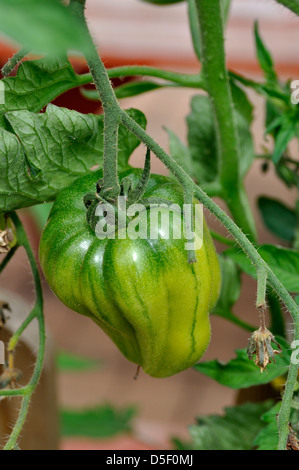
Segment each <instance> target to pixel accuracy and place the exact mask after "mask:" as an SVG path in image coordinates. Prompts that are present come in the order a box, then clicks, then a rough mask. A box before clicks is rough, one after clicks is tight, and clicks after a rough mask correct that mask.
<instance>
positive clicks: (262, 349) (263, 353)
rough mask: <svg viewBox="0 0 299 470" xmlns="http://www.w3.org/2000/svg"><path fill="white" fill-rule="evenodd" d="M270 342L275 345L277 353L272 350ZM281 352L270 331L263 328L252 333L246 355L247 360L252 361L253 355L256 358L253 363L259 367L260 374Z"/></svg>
mask: <svg viewBox="0 0 299 470" xmlns="http://www.w3.org/2000/svg"><path fill="white" fill-rule="evenodd" d="M271 342H273V343H274V344H276V346H277V347H278V348H279V351H278V350H277V349H273V348H272V345H271ZM281 352H282V350H281V347H280V345H279V343H278V342H277V341H276V339H275V338H274V336H273V335H272V333H271V331H269V330H268V329H267V328H265V327H264V326H263V327H260V328H259V329H258V330H256V331H254V332H253V333H252V335H251V338H250V340H249V343H248V347H247V355H248V357H249V359H253V356H254V355H255V356H256V357H255V360H254V362H255V364H256V365H257V366H259V367H260V369H261V372H263V371H264V370H265V369H266V367H267V365H268V364H269V363H271V361H272V362H275V354H280V353H281Z"/></svg>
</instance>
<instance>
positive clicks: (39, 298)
mask: <svg viewBox="0 0 299 470" xmlns="http://www.w3.org/2000/svg"><path fill="white" fill-rule="evenodd" d="M9 217H10V218H11V220H12V222H13V223H14V226H15V228H16V234H17V240H18V245H17V246H19V247H20V246H23V248H24V249H25V251H26V254H27V257H28V260H29V263H30V267H31V270H32V274H33V279H34V285H35V294H36V301H35V306H34V308H33V310H32V311H31V313H30V314H29V315H28V317H27V318H26V319H25V320H24V322H23V323H22V325H21V326H20V328H19V329H18V331H17V332H16V333H14V335H13V336H12V338H11V339H10V342H9V346H8V351H9V354H10V355H12V354H13V352H14V349H15V347H16V346H17V343H18V341H19V339H20V337H21V334H22V333H23V331H24V330H25V329H26V328H27V326H28V325H29V324H30V323H31V322H32V321H33V320H34V319H37V321H38V326H39V349H38V354H37V359H36V363H35V367H34V370H33V374H32V377H31V379H30V381H29V383H28V384H27V385H26V386H25V387H23V388H20V389H12V390H0V397H1V396H2V397H8V396H22V397H23V398H22V404H21V408H20V412H19V416H18V419H17V422H16V423H15V425H14V427H13V430H12V433H11V435H10V437H9V439H8V441H7V443H6V445H5V447H4V450H12V449H14V448H15V446H16V444H17V440H18V438H19V435H20V432H21V430H22V428H23V425H24V422H25V419H26V416H27V414H28V410H29V405H30V401H31V397H32V394H33V392H34V391H35V389H36V387H37V385H38V383H39V379H40V376H41V373H42V368H43V361H44V354H45V341H46V334H45V323H44V315H43V294H42V286H41V282H40V276H39V271H38V267H37V264H36V261H35V257H34V254H33V252H32V249H31V246H30V243H29V241H28V238H27V235H26V232H25V230H24V227H23V225H22V222H21V221H20V219H19V217H18V216H17V214H16V213H12V214H9Z"/></svg>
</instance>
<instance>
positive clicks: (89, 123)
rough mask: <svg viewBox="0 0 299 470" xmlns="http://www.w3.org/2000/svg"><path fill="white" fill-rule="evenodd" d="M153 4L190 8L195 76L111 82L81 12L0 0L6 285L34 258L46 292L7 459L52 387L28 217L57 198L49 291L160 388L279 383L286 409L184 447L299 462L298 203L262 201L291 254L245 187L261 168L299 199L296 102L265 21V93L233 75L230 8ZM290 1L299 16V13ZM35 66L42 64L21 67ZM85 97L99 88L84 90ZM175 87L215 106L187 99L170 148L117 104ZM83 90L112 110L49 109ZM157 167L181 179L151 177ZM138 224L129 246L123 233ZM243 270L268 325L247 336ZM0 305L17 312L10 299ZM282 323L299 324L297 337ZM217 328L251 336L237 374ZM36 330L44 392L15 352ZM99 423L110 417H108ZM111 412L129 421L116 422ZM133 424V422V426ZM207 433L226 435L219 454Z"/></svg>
mask: <svg viewBox="0 0 299 470" xmlns="http://www.w3.org/2000/svg"><path fill="white" fill-rule="evenodd" d="M136 1H138V0H136ZM144 1H146V2H147V3H152V4H156V5H160V6H161V5H164V6H165V8H167V5H168V4H175V3H182V4H185V6H186V9H187V11H188V19H189V26H190V32H191V38H192V44H193V47H194V52H195V56H196V57H197V59H198V61H199V62H200V64H201V69H200V72H198V73H194V74H183V73H179V72H173V71H170V70H164V69H159V68H156V67H149V66H146V65H145V66H140V65H138V66H134V65H130V66H122V67H113V68H111V69H106V67H105V65H104V63H103V61H102V59H101V57H100V55H99V53H98V51H97V50H96V48H95V45H94V42H93V39H92V37H91V35H90V32H89V28H88V25H87V22H86V18H85V6H86V5H85V4H86V1H85V0H70V1H69V2H60V1H59V0H45V1H43V2H39V1H38V0H26V2H22V1H20V0H10V2H9V5H8V3H7V1H6V0H0V11H1V15H0V30H1V31H2V32H3V33H4V34H6V35H7V36H9V37H10V38H11V39H12V40H13V41H17V42H18V43H19V44H21V46H22V48H21V49H20V51H19V52H17V53H16V54H15V56H13V57H12V58H11V59H10V60H9V61H8V63H6V64H5V65H4V67H3V69H2V74H3V79H2V80H1V89H0V91H3V92H4V95H3V96H4V99H3V100H1V103H2V104H0V134H1V139H0V168H1V170H2V175H3V176H2V179H1V182H0V212H1V213H0V230H1V233H0V254H1V256H2V260H1V264H0V273H1V272H2V271H3V270H4V268H5V267H6V265H7V264H8V263H9V262H10V261H11V260H12V259H13V256H14V254H15V253H16V251H17V250H18V248H19V247H23V248H24V249H25V251H26V253H27V256H28V259H29V262H30V267H31V270H32V274H33V279H34V284H35V292H36V302H35V305H34V307H33V309H32V311H31V313H30V314H29V316H28V317H27V318H26V320H25V321H24V322H23V323H22V325H21V326H20V327H19V329H17V331H15V332H14V334H13V335H12V337H11V339H10V341H9V342H8V344H7V355H8V361H7V364H5V365H4V370H3V373H2V375H1V377H0V389H1V390H0V397H2V398H7V397H10V396H19V397H21V408H20V412H19V418H18V420H17V422H16V424H15V426H14V428H13V430H12V433H11V435H10V437H9V438H8V440H7V443H6V445H5V449H14V448H16V446H17V443H18V439H19V435H20V433H21V431H22V426H23V424H24V421H25V420H26V416H27V413H28V409H29V405H30V399H31V396H32V394H33V392H34V391H35V390H36V387H37V385H38V383H39V380H40V376H41V372H42V365H43V359H44V353H45V337H46V334H45V324H44V314H43V292H42V286H41V281H40V275H39V270H38V266H37V262H36V259H35V256H34V254H33V251H32V249H31V246H30V243H29V241H28V237H27V235H26V232H25V230H24V227H23V224H22V223H21V220H20V218H19V215H18V214H17V212H16V211H20V210H21V209H23V208H28V207H30V208H33V209H32V210H37V211H38V210H39V209H40V207H43V206H41V204H43V203H51V204H52V203H53V202H54V205H53V207H52V209H51V212H50V215H49V219H48V221H47V223H45V220H44V222H43V226H44V225H45V228H44V230H43V234H42V236H41V240H40V250H39V254H40V262H41V267H42V269H43V272H44V275H45V277H46V280H47V281H48V284H49V286H50V287H51V288H52V290H53V291H54V293H55V294H56V295H57V296H58V297H59V299H60V300H61V301H62V302H63V303H65V304H66V305H67V306H68V307H70V308H71V309H72V310H74V311H75V312H78V313H81V314H83V315H85V316H87V317H89V318H90V319H92V320H93V321H94V323H95V324H97V325H98V326H99V327H101V328H102V329H103V330H104V331H105V332H106V333H107V334H108V336H109V337H110V338H111V339H112V341H113V342H114V343H115V344H116V346H117V347H118V348H119V350H120V351H121V352H122V353H123V354H124V356H125V357H126V358H127V359H129V360H130V361H132V362H133V363H135V364H136V365H138V366H139V367H142V368H143V369H144V371H145V372H146V373H148V374H149V375H151V376H152V377H159V378H162V377H167V376H170V375H173V374H177V373H180V372H181V371H183V370H185V369H186V368H189V367H193V369H194V370H195V371H197V372H198V373H201V374H205V375H207V376H209V377H211V378H213V379H215V380H216V381H217V382H218V383H220V384H222V385H225V386H228V387H231V388H232V389H236V390H242V389H246V388H250V387H253V386H254V387H262V386H263V385H269V386H270V387H271V386H272V385H271V384H273V383H280V384H282V386H280V390H281V395H282V397H281V399H280V400H279V401H278V402H277V403H273V401H268V400H266V401H265V402H263V403H258V404H257V403H249V404H245V405H244V404H243V405H240V406H235V407H232V408H229V409H227V410H226V411H225V414H224V415H223V416H221V417H215V416H212V417H209V416H207V417H204V418H200V419H199V420H198V423H197V424H196V425H194V426H193V427H192V428H191V429H190V439H191V440H190V442H189V443H188V444H184V443H181V442H177V446H179V448H182V447H183V448H189V449H193V450H194V449H197V450H201V449H209V448H212V449H255V448H259V449H279V450H285V449H296V448H297V450H298V439H297V438H298V436H297V432H298V381H297V378H298V360H297V359H296V358H297V355H296V345H298V341H299V307H298V295H299V279H298V271H299V252H298V246H299V245H298V220H299V215H298V207H297V206H298V204H296V207H287V206H285V205H284V204H283V203H282V202H281V201H279V200H276V199H270V198H268V197H262V198H260V199H259V201H258V208H259V210H260V214H261V216H262V218H263V221H264V223H265V225H266V226H267V228H268V229H269V230H270V231H271V232H272V233H273V234H274V235H275V236H276V237H277V238H278V239H279V244H278V243H277V244H265V245H261V244H260V243H259V240H258V233H257V232H258V231H257V228H256V220H255V217H254V215H253V212H252V208H251V206H250V204H249V202H248V201H249V195H248V193H247V190H246V186H245V178H246V175H247V174H248V172H249V170H250V169H251V167H252V165H253V163H254V162H255V161H257V160H259V161H262V171H263V172H264V173H265V175H266V174H267V170H268V168H269V167H270V166H271V167H272V168H273V169H274V170H275V172H276V175H277V178H278V179H279V181H280V182H282V183H283V184H285V185H286V186H287V188H290V189H292V190H295V191H298V168H299V165H298V162H297V160H296V158H293V157H292V155H291V153H290V152H291V151H290V145H289V144H290V142H291V141H292V140H293V139H294V138H296V139H298V136H299V133H298V116H299V114H298V105H297V102H296V100H295V101H294V94H293V89H292V88H291V86H290V83H289V82H287V83H283V82H282V81H281V80H280V79H279V77H278V74H277V71H276V69H275V64H274V61H273V59H272V55H271V51H270V49H268V46H266V44H265V43H264V41H263V39H262V34H261V32H260V30H259V27H258V24H257V23H256V24H255V27H254V39H255V46H256V55H257V60H258V63H259V65H260V68H261V71H262V73H263V80H262V81H260V82H257V81H254V80H252V79H249V78H246V77H244V76H243V75H241V74H239V73H237V72H236V71H234V72H233V71H231V70H228V68H227V65H226V54H225V42H224V36H225V27H226V22H227V19H228V16H229V12H230V3H231V2H230V1H229V0H214V1H213V2H212V1H211V0H188V1H184V0H176V1H175V0H169V1H166V0H161V1H158V0H157V1H156V0H144ZM277 1H278V3H280V4H282V5H284V6H285V7H287V8H289V9H290V10H291V11H292V12H293V13H295V14H297V15H299V4H298V2H297V0H295V1H294V0H277ZM87 3H88V0H87ZM153 8H154V6H153ZM72 51H77V52H78V53H80V54H83V56H84V57H85V59H86V63H87V66H88V73H86V74H81V75H80V74H77V73H76V71H75V69H74V67H73V66H72V65H71V62H70V61H69V59H68V54H71V52H72ZM29 53H32V54H38V55H39V56H40V58H39V59H32V60H31V59H30V60H26V61H23V59H24V58H25V57H27V56H28V54H29ZM17 66H18V70H17V72H16V74H13V72H14V70H15V68H16V67H17ZM124 77H136V78H135V79H134V80H131V79H130V80H129V81H125V82H124V83H122V84H120V85H119V86H117V87H115V88H113V86H112V83H111V81H110V79H114V78H120V79H121V78H124ZM139 77H142V79H140V78H139ZM145 77H146V78H147V79H146V80H144V78H145ZM120 83H121V82H120ZM85 85H93V86H94V88H93V89H88V90H85V89H82V87H84V86H85ZM169 86H177V87H190V88H192V89H194V90H198V89H200V90H202V91H204V92H205V94H200V95H199V94H195V96H194V97H193V98H192V100H191V110H190V114H189V115H188V116H187V120H186V123H187V127H188V138H187V143H184V142H182V141H181V140H180V139H179V137H178V136H177V135H176V134H175V133H174V132H172V131H171V130H170V129H168V136H169V152H167V151H166V150H165V149H164V148H162V147H161V146H160V145H159V144H158V143H157V142H156V141H155V139H154V138H153V137H152V136H151V135H150V134H149V133H148V132H147V130H146V127H147V120H146V117H145V115H144V114H143V113H142V112H141V111H139V110H137V109H132V108H131V109H123V107H122V102H121V100H122V98H124V97H126V98H129V97H132V96H136V95H139V94H142V93H145V92H151V93H154V92H155V90H156V89H161V88H164V87H169ZM74 88H80V89H82V95H83V96H85V97H87V98H88V99H90V100H96V101H97V102H99V103H100V104H101V107H102V108H101V109H103V113H102V114H99V115H98V114H82V113H79V112H77V111H74V110H71V109H66V108H62V107H59V106H55V105H53V104H52V102H53V101H54V100H55V99H56V98H58V97H59V96H61V95H62V94H63V93H65V92H68V91H69V90H72V89H74ZM24 90H25V92H24ZM248 90H251V91H254V92H255V93H257V94H258V95H260V96H261V97H263V99H264V104H265V110H266V113H265V122H264V127H265V129H264V131H265V135H267V136H270V137H271V139H272V142H273V148H271V151H269V152H268V153H266V154H262V155H258V154H257V153H256V151H255V148H254V143H253V136H252V132H251V125H252V121H253V107H252V104H251V102H250V100H249V94H248ZM2 101H3V102H2ZM140 143H142V144H144V146H145V147H146V149H147V151H146V158H145V164H144V170H143V171H141V170H137V169H134V168H132V166H131V165H130V164H129V159H130V156H131V155H132V153H133V151H134V150H135V149H136V148H137V147H138V146H139V145H140ZM151 154H154V155H155V156H156V157H157V158H158V159H159V160H160V161H161V162H162V163H163V164H164V165H165V167H166V169H167V171H168V173H169V176H167V177H164V176H161V175H155V174H151V165H150V156H151ZM215 197H217V198H219V199H221V201H222V202H224V203H225V205H226V207H227V211H224V210H223V209H222V208H220V206H219V205H218V204H217V203H216V202H215V200H214V199H213V198H215ZM120 201H123V202H124V205H123V206H121V205H120ZM199 203H200V204H202V205H203V206H204V207H205V209H206V210H207V211H209V212H210V213H211V214H213V215H214V216H215V217H216V218H217V219H218V220H219V221H220V223H221V224H222V225H223V226H224V227H225V228H226V229H227V231H228V234H229V237H228V238H227V237H223V236H222V235H220V234H219V233H218V232H211V233H210V231H209V229H208V226H207V223H206V220H205V218H204V217H203V218H200V216H199V213H197V212H196V210H195V209H196V206H197V205H198V204H199ZM133 206H134V207H135V212H134V211H133V210H132V207H133ZM136 206H137V207H136ZM174 206H175V209H174ZM36 207H37V209H34V208H36ZM187 209H188V210H189V211H190V212H189V216H188V214H187V212H188V210H187ZM35 213H37V212H35ZM136 214H137V215H136ZM155 214H156V215H157V214H160V216H161V220H162V219H163V217H162V216H163V215H164V216H165V215H166V216H167V217H166V219H165V220H167V221H168V222H167V224H166V225H165V224H164V225H163V222H161V221H159V218H156V219H155V220H156V222H153V219H152V218H151V217H152V216H153V215H155ZM200 220H201V224H200V223H199V221H200ZM141 221H143V223H144V224H145V225H146V230H145V232H142V230H141V226H142V223H141ZM198 223H199V225H197V224H198ZM104 227H105V230H103V228H104ZM129 227H133V229H132V232H130V233H131V235H134V236H131V237H130V236H128V228H129ZM198 227H199V229H198ZM153 228H154V229H155V230H156V232H155V234H156V236H153V233H152V232H151V230H150V229H153ZM148 229H149V232H148ZM169 229H170V235H169V233H167V230H169ZM177 229H180V230H179V232H180V236H178V237H177V236H174V232H175V230H177ZM141 232H142V233H143V236H140V234H141ZM166 233H167V235H166ZM136 235H139V236H136ZM211 235H212V236H211ZM212 238H214V240H217V241H218V242H220V243H221V244H222V246H224V247H225V248H223V251H221V253H220V252H219V253H218V254H217V253H216V251H215V247H214V244H213V241H212ZM199 242H200V243H199ZM198 243H199V244H198ZM241 274H245V275H249V276H251V277H253V278H254V279H255V280H256V283H257V296H256V299H255V300H256V313H257V315H256V318H255V319H253V321H252V324H251V325H249V324H247V323H246V322H244V321H242V320H241V318H240V317H239V315H238V314H236V313H235V312H234V311H233V308H234V306H235V303H236V302H237V300H238V298H239V296H240V291H241V284H242V276H241ZM1 304H2V305H4V306H5V309H6V310H8V311H9V308H10V307H9V305H8V304H7V302H5V299H3V301H2V299H1ZM283 309H287V311H288V313H289V315H290V318H291V321H292V334H291V335H290V334H289V332H288V327H287V322H286V320H285V316H284V314H283ZM267 313H268V314H269V315H266V314H267ZM209 314H214V315H218V316H221V317H222V318H224V319H226V320H227V321H230V322H232V323H233V324H234V325H237V326H238V327H240V328H242V329H245V330H246V331H247V332H248V334H249V333H250V335H251V337H250V339H249V343H248V345H244V348H243V349H241V350H237V351H236V357H234V358H232V359H231V360H230V361H228V362H227V363H226V364H223V362H222V361H221V358H219V360H214V361H204V357H202V356H203V354H204V352H205V350H206V348H207V346H208V343H209V339H210V321H209ZM2 316H3V314H2V313H1V318H2ZM266 318H269V321H266ZM2 320H3V319H2ZM33 320H37V321H38V326H39V334H40V339H39V349H38V354H37V359H36V363H35V365H34V371H33V374H32V378H31V380H30V381H29V383H28V384H27V385H25V386H23V387H20V386H18V384H17V382H18V376H19V372H18V371H17V369H16V366H17V364H15V349H16V347H17V344H18V342H19V340H20V338H21V336H22V334H23V332H24V331H25V329H26V328H27V327H28V326H29V324H30V323H31V322H32V321H33ZM86 321H88V320H87V319H86ZM2 323H3V322H2ZM268 323H269V324H268ZM70 331H71V328H70ZM265 369H266V371H267V373H263V374H261V372H263V371H264V370H265ZM198 377H199V375H198ZM102 411H103V410H100V411H99V410H97V417H98V416H99V415H101V413H102ZM107 413H108V416H109V419H110V418H111V420H113V419H115V418H116V419H117V417H115V416H114V415H113V412H112V413H111V410H110V409H105V410H104V414H105V416H106V415H107ZM65 416H66V415H65ZM129 416H131V413H128V415H126V416H123V417H122V419H123V421H124V422H125V424H126V423H127V419H128V417H129ZM77 419H78V420H79V418H78V417H76V422H77ZM109 419H108V421H109ZM67 420H68V417H67V418H66V421H67ZM245 422H246V424H248V426H246V430H245V431H244V425H243V423H245ZM240 423H241V424H240ZM68 424H69V421H67V424H66V427H68ZM223 429H224V430H225V431H223ZM219 430H221V432H220V431H219ZM210 435H215V436H219V438H217V439H215V440H214V442H211V439H209V436H210ZM236 435H238V439H237V440H236Z"/></svg>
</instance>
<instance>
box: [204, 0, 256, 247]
mask: <svg viewBox="0 0 299 470" xmlns="http://www.w3.org/2000/svg"><path fill="white" fill-rule="evenodd" d="M196 4H197V9H198V18H199V24H200V32H201V47H202V67H203V70H202V73H203V75H204V78H205V82H206V84H207V91H208V93H209V96H210V100H211V104H212V108H213V111H214V116H215V124H216V135H217V142H218V154H219V162H220V168H219V171H220V180H221V184H222V187H223V197H224V199H225V201H226V203H227V205H228V208H229V210H230V212H231V214H232V216H233V218H234V220H235V221H236V222H237V224H238V225H239V226H240V227H241V228H242V229H243V231H244V232H245V233H246V234H248V236H249V237H250V238H251V239H253V240H255V239H256V236H257V235H256V228H255V223H254V218H253V215H252V213H251V209H250V206H249V202H248V199H247V195H246V192H245V189H244V184H243V182H242V180H241V178H240V171H239V162H240V146H239V136H238V133H237V127H236V121H235V116H234V108H233V100H232V94H231V89H230V84H229V76H228V72H227V69H226V63H225V51H224V34H223V15H222V9H221V0H214V1H213V2H211V0H196Z"/></svg>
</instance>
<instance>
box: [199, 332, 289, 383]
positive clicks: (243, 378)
mask: <svg viewBox="0 0 299 470" xmlns="http://www.w3.org/2000/svg"><path fill="white" fill-rule="evenodd" d="M276 339H277V341H278V342H279V344H280V345H281V347H282V354H277V355H276V357H275V360H276V363H275V364H269V365H268V366H267V372H266V373H261V371H260V369H259V367H258V366H256V364H255V363H254V361H253V360H249V359H248V356H247V350H246V349H237V350H236V357H235V358H234V359H231V360H230V361H229V362H227V363H226V364H223V363H222V362H219V361H218V360H213V361H208V362H201V363H199V364H196V365H195V366H194V368H195V370H197V371H198V372H201V373H202V374H204V375H207V376H208V377H211V378H212V379H214V380H216V382H218V383H220V384H221V385H224V386H226V387H229V388H232V389H240V388H248V387H252V386H254V385H262V384H267V383H269V382H271V381H272V380H274V379H275V378H276V377H280V376H282V375H284V374H286V372H287V371H288V366H289V364H290V358H291V351H290V346H289V345H288V344H287V343H286V342H285V340H284V339H283V338H279V337H277V338H276Z"/></svg>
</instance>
